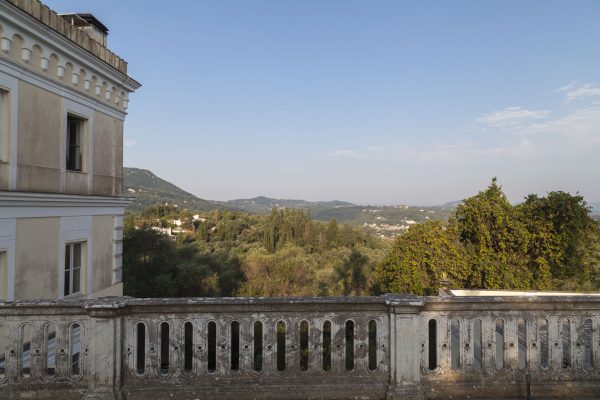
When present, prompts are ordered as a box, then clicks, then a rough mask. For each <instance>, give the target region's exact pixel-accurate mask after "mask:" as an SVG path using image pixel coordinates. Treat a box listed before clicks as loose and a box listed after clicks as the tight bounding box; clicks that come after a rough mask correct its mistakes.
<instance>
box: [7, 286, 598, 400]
mask: <svg viewBox="0 0 600 400" xmlns="http://www.w3.org/2000/svg"><path fill="white" fill-rule="evenodd" d="M599 311H600V298H599V297H595V296H573V297H536V296H530V297H413V296H389V295H388V296H382V297H362V298H301V299H293V298H290V299H255V298H239V299H197V298H190V299H132V298H104V299H96V300H82V301H70V302H68V301H55V302H18V303H6V304H1V303H0V398H32V397H33V398H61V399H62V398H82V397H83V398H107V399H121V398H125V399H142V398H144V399H163V398H177V399H209V398H210V399H218V398H239V399H254V398H273V399H275V398H277V399H306V398H327V399H351V398H361V399H392V398H393V399H396V398H397V399H400V398H402V399H405V398H414V399H425V398H428V399H429V398H431V399H434V398H436V399H437V398H467V397H468V398H473V399H474V398H525V396H526V391H527V385H526V375H528V374H529V376H530V378H531V385H530V388H531V392H532V395H533V396H534V397H535V398H598V397H599V396H600V374H599V372H600V353H599V351H600V344H599V339H600V338H599V336H598V326H599V325H598V324H599V323H600V319H599V316H598V312H599ZM282 327H284V328H282ZM54 331H56V332H57V334H56V336H53V334H52V332H54Z"/></svg>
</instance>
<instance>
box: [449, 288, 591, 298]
mask: <svg viewBox="0 0 600 400" xmlns="http://www.w3.org/2000/svg"><path fill="white" fill-rule="evenodd" d="M449 292H450V294H451V295H452V296H455V297H474V296H480V297H486V296H488V297H492V296H514V297H532V296H565V297H566V296H600V292H560V291H536V290H496V289H450V290H449Z"/></svg>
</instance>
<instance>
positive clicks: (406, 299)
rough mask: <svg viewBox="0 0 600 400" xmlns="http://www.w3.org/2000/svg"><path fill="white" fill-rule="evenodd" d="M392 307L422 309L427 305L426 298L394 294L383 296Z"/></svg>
mask: <svg viewBox="0 0 600 400" xmlns="http://www.w3.org/2000/svg"><path fill="white" fill-rule="evenodd" d="M381 297H382V298H384V299H385V302H386V304H387V305H390V306H413V307H422V306H423V305H424V304H425V298H424V297H421V296H416V295H413V294H394V293H387V294H384V295H383V296H381Z"/></svg>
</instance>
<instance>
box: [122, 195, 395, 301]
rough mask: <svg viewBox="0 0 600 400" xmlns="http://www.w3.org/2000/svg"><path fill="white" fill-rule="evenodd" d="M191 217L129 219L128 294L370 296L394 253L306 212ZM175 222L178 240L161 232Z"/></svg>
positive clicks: (159, 214)
mask: <svg viewBox="0 0 600 400" xmlns="http://www.w3.org/2000/svg"><path fill="white" fill-rule="evenodd" d="M191 217H192V215H191V214H190V213H189V211H184V212H180V211H179V210H178V209H177V208H174V207H170V208H169V207H160V206H158V207H156V206H155V207H151V208H149V209H146V210H145V211H144V212H143V213H141V214H139V215H137V216H133V215H130V216H128V217H127V219H126V224H125V238H124V260H123V264H124V265H125V267H124V284H125V293H126V294H127V295H132V296H139V297H159V296H167V297H169V296H233V295H252V296H291V295H312V296H317V295H319V296H334V295H363V294H368V293H370V292H371V286H372V283H373V282H372V280H371V277H372V272H373V269H374V268H375V266H376V265H377V264H379V263H380V262H381V260H382V259H383V257H384V256H385V255H386V254H387V252H388V251H389V249H390V243H389V242H387V241H385V240H381V239H378V238H376V237H374V236H372V235H370V234H368V233H365V232H363V231H361V230H357V229H355V228H352V227H350V226H349V225H338V224H337V222H336V221H335V220H333V221H330V222H329V223H327V224H326V223H323V222H319V221H314V220H312V219H311V218H310V217H309V216H308V214H307V213H305V212H303V211H301V210H290V209H279V210H277V209H273V210H272V212H271V214H270V215H267V216H262V215H254V214H248V213H243V212H235V211H218V210H217V211H211V212H207V213H202V214H200V219H197V220H193V218H191ZM174 218H177V221H181V226H182V227H183V229H184V232H182V233H181V234H179V235H178V236H177V239H176V240H172V239H170V238H168V237H167V236H165V235H164V234H161V233H159V232H158V231H157V229H159V228H158V226H164V225H167V224H168V223H169V222H168V221H172V220H173V219H174ZM151 226H154V227H155V229H154V230H153V229H152V228H151ZM136 227H137V229H136Z"/></svg>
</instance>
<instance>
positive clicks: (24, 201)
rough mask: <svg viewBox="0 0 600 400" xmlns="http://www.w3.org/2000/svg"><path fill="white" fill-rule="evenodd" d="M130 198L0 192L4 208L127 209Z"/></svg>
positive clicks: (1, 203)
mask: <svg viewBox="0 0 600 400" xmlns="http://www.w3.org/2000/svg"><path fill="white" fill-rule="evenodd" d="M132 202H133V199H132V198H129V197H102V196H81V195H70V194H53V193H30V192H6V191H0V208H2V207H127V206H128V205H129V204H131V203H132Z"/></svg>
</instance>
